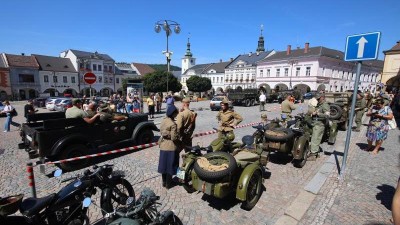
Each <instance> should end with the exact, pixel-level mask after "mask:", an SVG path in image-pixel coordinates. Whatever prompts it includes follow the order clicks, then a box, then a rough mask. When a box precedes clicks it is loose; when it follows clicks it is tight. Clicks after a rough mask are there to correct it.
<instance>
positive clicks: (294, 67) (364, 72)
mask: <svg viewBox="0 0 400 225" xmlns="http://www.w3.org/2000/svg"><path fill="white" fill-rule="evenodd" d="M343 57H344V53H343V52H341V51H338V50H334V49H329V48H325V47H322V46H319V47H312V48H310V47H309V43H306V44H305V46H304V48H303V49H300V48H297V49H295V50H292V49H291V46H290V45H289V46H288V47H287V50H286V51H279V52H276V53H275V54H274V55H271V56H270V57H268V58H266V59H264V60H261V61H259V62H258V63H257V77H256V80H257V82H256V84H257V87H261V86H263V87H265V88H266V89H274V90H287V89H297V90H301V91H302V92H307V91H310V90H326V91H332V92H338V91H346V90H351V89H353V88H354V79H355V76H356V64H355V63H354V62H345V61H344V60H343ZM382 68H383V62H382V61H379V60H370V61H364V62H363V66H362V69H361V77H360V85H359V89H360V90H366V89H369V90H372V91H374V90H375V85H376V83H377V82H378V81H379V79H380V74H381V72H382Z"/></svg>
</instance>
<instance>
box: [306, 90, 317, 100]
mask: <svg viewBox="0 0 400 225" xmlns="http://www.w3.org/2000/svg"><path fill="white" fill-rule="evenodd" d="M316 93H317V92H316V91H311V92H307V93H305V94H304V95H303V98H304V99H312V98H313V97H314V96H315V94H316Z"/></svg>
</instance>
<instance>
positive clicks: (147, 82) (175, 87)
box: [143, 71, 182, 92]
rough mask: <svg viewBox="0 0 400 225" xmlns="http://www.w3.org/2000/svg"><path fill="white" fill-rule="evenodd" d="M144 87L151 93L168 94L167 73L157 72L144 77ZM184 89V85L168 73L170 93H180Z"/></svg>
mask: <svg viewBox="0 0 400 225" xmlns="http://www.w3.org/2000/svg"><path fill="white" fill-rule="evenodd" d="M143 85H144V88H145V89H146V91H149V92H166V91H167V72H166V71H155V72H153V73H148V74H146V75H144V77H143ZM181 89H182V84H181V83H180V82H179V81H178V79H176V77H174V75H172V73H168V91H173V92H178V91H180V90H181Z"/></svg>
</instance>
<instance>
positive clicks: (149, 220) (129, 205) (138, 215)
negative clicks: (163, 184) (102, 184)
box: [105, 188, 182, 225]
mask: <svg viewBox="0 0 400 225" xmlns="http://www.w3.org/2000/svg"><path fill="white" fill-rule="evenodd" d="M159 199H160V196H157V195H156V194H155V193H154V191H152V190H150V189H148V188H145V189H144V190H143V191H142V192H141V194H140V196H139V198H138V199H137V201H136V202H135V200H134V198H128V199H127V202H126V206H125V207H121V208H118V209H117V210H115V211H114V212H111V213H107V214H106V215H105V219H106V223H107V224H109V225H142V224H153V225H158V224H166V225H167V224H170V225H180V224H182V222H181V220H180V219H179V218H178V217H177V216H176V215H175V214H174V213H173V212H172V211H164V212H159V210H158V209H157V206H158V205H161V203H158V202H157V201H158V200H159Z"/></svg>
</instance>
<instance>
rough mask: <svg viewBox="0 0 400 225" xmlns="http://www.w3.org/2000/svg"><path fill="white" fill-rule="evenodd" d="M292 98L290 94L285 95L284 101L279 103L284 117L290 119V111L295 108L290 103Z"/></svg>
mask: <svg viewBox="0 0 400 225" xmlns="http://www.w3.org/2000/svg"><path fill="white" fill-rule="evenodd" d="M291 98H292V95H291V94H288V95H286V99H285V100H284V101H283V102H282V103H281V110H282V114H286V117H292V111H293V110H295V109H296V108H297V106H296V105H295V104H294V103H293V101H290V100H291Z"/></svg>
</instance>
